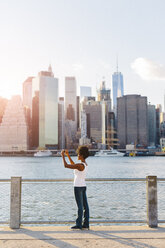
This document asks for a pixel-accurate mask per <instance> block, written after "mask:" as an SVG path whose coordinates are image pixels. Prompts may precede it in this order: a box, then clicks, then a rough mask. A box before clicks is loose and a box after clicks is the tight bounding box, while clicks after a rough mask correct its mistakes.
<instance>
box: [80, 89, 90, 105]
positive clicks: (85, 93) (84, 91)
mask: <svg viewBox="0 0 165 248" xmlns="http://www.w3.org/2000/svg"><path fill="white" fill-rule="evenodd" d="M85 96H91V87H89V86H80V101H81V100H82V99H83V97H85Z"/></svg>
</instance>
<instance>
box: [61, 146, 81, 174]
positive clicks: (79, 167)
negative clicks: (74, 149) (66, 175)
mask: <svg viewBox="0 0 165 248" xmlns="http://www.w3.org/2000/svg"><path fill="white" fill-rule="evenodd" d="M61 156H62V159H63V163H64V167H65V168H68V169H73V170H74V169H77V170H79V171H83V170H84V165H83V164H75V163H74V162H73V161H72V162H73V164H68V163H67V162H66V160H65V151H64V150H62V151H61Z"/></svg>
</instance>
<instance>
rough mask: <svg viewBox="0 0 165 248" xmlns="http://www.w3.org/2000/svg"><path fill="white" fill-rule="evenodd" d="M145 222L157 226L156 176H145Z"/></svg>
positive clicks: (150, 225)
mask: <svg viewBox="0 0 165 248" xmlns="http://www.w3.org/2000/svg"><path fill="white" fill-rule="evenodd" d="M146 183H147V224H148V226H149V227H157V226H158V212H157V177H156V176H147V177H146Z"/></svg>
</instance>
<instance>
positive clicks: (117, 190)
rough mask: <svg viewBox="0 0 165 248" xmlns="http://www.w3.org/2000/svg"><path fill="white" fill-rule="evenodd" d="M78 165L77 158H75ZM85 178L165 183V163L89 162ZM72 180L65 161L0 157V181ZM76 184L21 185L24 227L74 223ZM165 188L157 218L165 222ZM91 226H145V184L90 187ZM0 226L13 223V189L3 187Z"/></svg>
mask: <svg viewBox="0 0 165 248" xmlns="http://www.w3.org/2000/svg"><path fill="white" fill-rule="evenodd" d="M73 160H74V161H75V162H76V161H77V158H76V157H73ZM87 163H88V166H89V167H88V175H87V178H145V177H146V176H148V175H155V176H157V177H158V178H165V157H105V158H103V157H89V158H88V159H87ZM12 176H21V177H22V178H23V179H27V178H28V179H59V178H63V179H65V178H73V171H72V170H70V169H66V168H64V166H63V163H62V159H61V158H60V157H59V158H55V157H49V158H34V157H0V179H8V178H10V177H12ZM72 184H73V183H72V182H60V183H59V182H56V183H23V185H22V213H21V215H22V216H21V219H22V221H48V220H50V221H55V220H57V221H68V220H75V218H76V205H75V200H74V195H73V185H72ZM164 192H165V182H158V217H159V220H165V193H164ZM87 194H88V201H89V206H90V218H91V220H146V183H145V182H106V181H105V182H87ZM0 196H1V199H2V200H1V202H0V211H1V214H0V221H5V220H6V221H7V220H9V212H10V209H9V205H10V204H9V202H10V184H9V183H5V184H4V183H0Z"/></svg>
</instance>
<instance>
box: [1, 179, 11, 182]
mask: <svg viewBox="0 0 165 248" xmlns="http://www.w3.org/2000/svg"><path fill="white" fill-rule="evenodd" d="M0 182H11V179H0Z"/></svg>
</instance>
